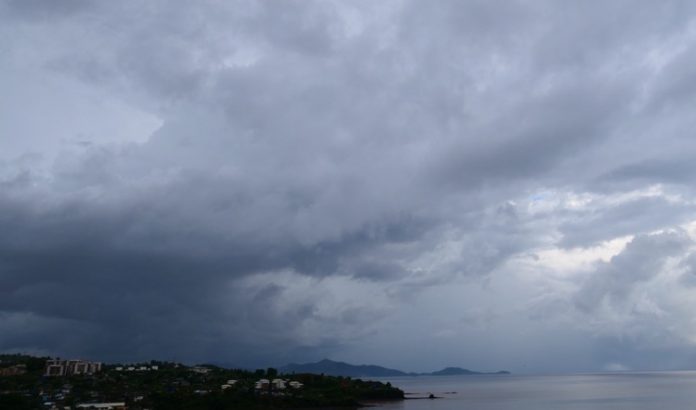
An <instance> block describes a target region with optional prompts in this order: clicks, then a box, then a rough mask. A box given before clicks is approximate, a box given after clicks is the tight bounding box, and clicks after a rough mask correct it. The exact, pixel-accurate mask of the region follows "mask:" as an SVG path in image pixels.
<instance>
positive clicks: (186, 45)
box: [0, 0, 696, 372]
mask: <svg viewBox="0 0 696 410" xmlns="http://www.w3.org/2000/svg"><path fill="white" fill-rule="evenodd" d="M695 130H696V3H695V2H692V1H618V0H616V1H609V2H597V1H563V2H560V1H537V0H535V1H500V2H498V1H488V0H486V1H448V0H437V1H427V2H424V1H415V0H414V1H373V0H363V1H323V0H322V1H274V2H269V1H251V0H249V1H212V0H210V1H195V2H192V1H164V0H162V1H155V0H153V1H147V2H143V1H101V2H96V1H88V0H62V1H50V0H45V1H42V0H4V1H0V351H12V352H16V351H21V352H33V353H39V354H50V355H60V356H62V357H82V358H90V359H100V360H105V361H134V360H142V359H164V360H177V361H184V362H203V361H216V362H224V363H228V364H232V365H235V366H249V367H255V366H267V365H281V364H284V363H287V362H292V361H294V362H304V361H314V360H318V359H322V358H324V357H329V358H333V359H337V360H344V361H349V362H353V363H375V364H380V365H384V366H389V367H395V368H399V369H404V370H409V371H427V370H435V369H437V368H441V367H443V366H462V367H468V368H472V369H478V370H498V369H508V370H511V371H514V372H567V371H597V370H622V369H683V368H696V315H695V314H694V312H696V242H695V241H696V190H694V182H696V160H695V158H696V138H695V137H696V135H695Z"/></svg>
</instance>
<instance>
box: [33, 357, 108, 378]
mask: <svg viewBox="0 0 696 410" xmlns="http://www.w3.org/2000/svg"><path fill="white" fill-rule="evenodd" d="M101 369H102V364H101V363H100V362H88V361H84V360H60V359H51V360H47V361H46V369H45V371H44V376H72V375H77V374H94V373H97V372H99V371H101Z"/></svg>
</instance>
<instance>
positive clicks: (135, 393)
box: [0, 355, 404, 410]
mask: <svg viewBox="0 0 696 410" xmlns="http://www.w3.org/2000/svg"><path fill="white" fill-rule="evenodd" d="M49 359H50V358H47V357H42V358H39V357H32V356H26V355H0V409H12V410H25V409H39V408H40V409H54V408H55V409H64V408H70V409H75V408H76V406H77V405H78V404H85V403H100V402H123V403H125V405H126V407H125V408H127V409H128V410H144V409H152V410H159V409H163V410H164V409H166V410H199V409H200V410H203V409H205V410H208V409H212V410H227V409H230V410H234V409H244V410H263V409H311V408H358V407H362V404H361V403H363V402H365V401H382V400H403V399H404V392H403V391H401V390H399V389H397V388H394V387H392V386H391V385H390V384H389V383H381V382H376V381H364V380H361V379H354V378H351V377H341V376H330V375H326V374H323V375H322V374H310V373H307V372H302V373H295V374H292V375H285V374H282V373H280V372H279V371H278V370H276V369H273V368H269V369H265V370H264V369H259V370H256V371H249V370H241V369H224V368H221V367H218V366H214V365H200V366H193V367H191V366H185V365H182V364H179V363H170V362H158V361H151V362H148V363H137V364H128V365H119V364H110V365H104V366H103V368H102V370H101V371H98V372H96V373H94V374H91V375H87V374H81V375H70V376H45V375H44V374H45V370H44V369H45V367H46V362H47V360H49Z"/></svg>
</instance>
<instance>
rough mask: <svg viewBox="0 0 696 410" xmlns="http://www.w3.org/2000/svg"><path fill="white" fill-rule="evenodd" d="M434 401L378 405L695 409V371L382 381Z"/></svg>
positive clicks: (421, 409)
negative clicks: (432, 398) (432, 397)
mask: <svg viewBox="0 0 696 410" xmlns="http://www.w3.org/2000/svg"><path fill="white" fill-rule="evenodd" d="M382 381H389V382H391V383H392V384H393V385H394V386H397V387H399V388H401V389H402V390H404V391H405V392H407V393H408V394H407V397H423V396H426V397H427V396H428V395H429V394H430V393H432V394H434V395H435V396H438V397H442V399H437V400H427V399H426V400H405V401H403V402H398V403H384V404H379V408H380V409H391V410H395V409H400V410H425V409H432V410H453V409H471V410H508V409H510V410H512V409H515V410H532V409H534V410H547V409H548V410H604V409H612V410H615V409H622V410H623V409H626V410H628V409H630V410H643V409H645V410H648V409H650V410H656V409H657V410H667V409H669V410H687V409H688V410H694V409H696V372H691V371H689V372H686V371H685V372H648V373H611V374H580V375H562V376H515V375H507V376H493V375H491V376H449V377H446V376H440V377H437V376H424V377H404V378H389V379H382Z"/></svg>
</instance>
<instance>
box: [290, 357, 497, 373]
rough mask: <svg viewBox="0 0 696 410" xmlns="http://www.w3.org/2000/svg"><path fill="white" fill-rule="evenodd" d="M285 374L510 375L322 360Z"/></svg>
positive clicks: (448, 368)
mask: <svg viewBox="0 0 696 410" xmlns="http://www.w3.org/2000/svg"><path fill="white" fill-rule="evenodd" d="M280 371H281V372H283V373H286V374H291V373H317V374H322V373H323V374H326V375H331V376H344V377H399V376H461V375H483V374H510V372H508V371H505V370H501V371H498V372H493V373H485V372H476V371H473V370H469V369H462V368H461V367H447V368H444V369H442V370H439V371H436V372H432V373H407V372H403V371H401V370H396V369H390V368H387V367H382V366H375V365H352V364H349V363H345V362H335V361H333V360H329V359H324V360H321V361H319V362H316V363H304V364H297V363H292V364H288V365H286V366H283V367H281V368H280Z"/></svg>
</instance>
